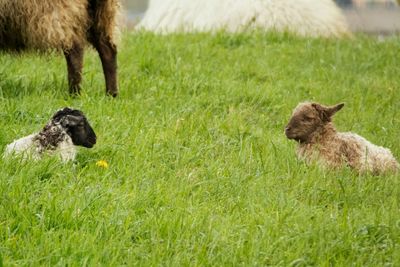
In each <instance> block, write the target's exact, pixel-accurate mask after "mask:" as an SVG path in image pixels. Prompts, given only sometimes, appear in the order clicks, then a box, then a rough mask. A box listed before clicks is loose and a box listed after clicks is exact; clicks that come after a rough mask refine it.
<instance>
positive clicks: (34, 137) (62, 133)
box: [4, 108, 96, 162]
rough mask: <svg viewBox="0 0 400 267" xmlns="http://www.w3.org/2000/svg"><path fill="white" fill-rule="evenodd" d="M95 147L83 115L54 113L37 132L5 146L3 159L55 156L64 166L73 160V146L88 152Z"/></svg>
mask: <svg viewBox="0 0 400 267" xmlns="http://www.w3.org/2000/svg"><path fill="white" fill-rule="evenodd" d="M94 144H96V134H95V133H94V131H93V129H92V127H91V126H90V124H89V122H88V121H87V119H86V117H85V115H84V114H83V113H82V112H81V111H79V110H76V109H70V108H64V109H61V110H59V111H57V112H56V113H55V114H54V115H53V117H52V119H51V120H50V122H49V123H47V125H46V126H45V127H44V128H43V129H42V130H41V131H40V132H39V133H34V134H31V135H28V136H26V137H22V138H20V139H18V140H15V141H14V142H12V143H11V144H9V145H7V147H6V149H5V151H4V156H5V157H7V156H11V155H22V157H23V158H25V159H26V158H31V159H34V160H38V159H40V158H41V157H42V156H43V154H45V153H48V154H57V155H58V156H59V157H60V158H61V160H62V161H63V162H66V161H69V160H74V159H75V156H76V148H75V146H84V147H88V148H91V147H93V146H94Z"/></svg>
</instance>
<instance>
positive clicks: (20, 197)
mask: <svg viewBox="0 0 400 267" xmlns="http://www.w3.org/2000/svg"><path fill="white" fill-rule="evenodd" d="M399 51H400V38H398V37H397V38H388V39H386V40H384V41H378V40H376V39H374V38H369V37H362V36H357V37H355V38H353V39H346V40H324V39H301V38H296V37H294V36H290V35H286V34H274V33H271V34H263V33H253V34H239V35H228V34H224V33H220V34H216V35H213V36H212V35H208V34H196V35H172V36H154V35H151V34H145V33H139V34H136V35H125V36H124V38H123V41H122V43H121V46H120V51H119V84H120V92H121V94H120V96H119V97H118V98H117V99H111V98H108V97H105V96H104V91H105V89H104V81H103V75H102V70H101V68H100V62H99V59H98V58H97V55H96V54H95V53H94V51H90V52H88V53H87V54H86V56H85V67H84V82H83V94H82V96H81V97H78V98H75V99H74V98H70V97H69V96H68V93H67V91H68V89H67V81H66V67H65V62H64V59H63V57H62V56H61V55H58V54H56V53H54V54H50V55H45V56H42V57H38V56H36V55H32V54H25V55H22V56H15V55H10V54H4V53H3V54H1V55H0V127H1V131H0V146H1V148H0V152H2V151H3V150H4V146H5V145H6V144H7V143H10V142H11V141H12V140H13V139H14V138H17V137H22V136H25V135H28V134H30V133H32V132H35V131H38V130H39V129H40V128H41V127H42V126H43V125H44V124H45V123H46V122H47V121H48V120H49V118H50V117H51V115H52V114H53V113H54V112H55V111H56V110H57V109H59V108H61V107H64V106H72V107H75V108H79V109H82V110H83V111H84V112H85V113H86V115H87V117H88V118H89V120H90V122H91V124H92V126H93V128H94V129H95V131H96V133H97V136H98V143H97V144H96V146H95V147H94V148H93V149H85V148H80V149H79V154H78V157H77V160H76V162H75V163H74V164H72V163H69V164H66V165H63V164H62V163H60V162H59V161H58V160H57V159H55V158H45V159H43V160H42V161H40V162H21V161H20V160H18V159H13V160H5V159H0V164H1V168H0V177H1V178H0V255H1V256H0V266H1V265H2V264H1V262H2V263H3V265H4V266H39V265H41V266H43V265H44V266H54V265H57V266H66V265H68V266H86V265H89V266H121V265H128V266H157V265H162V266H211V265H212V266H266V265H273V266H310V265H315V266H333V265H335V266H350V265H354V266H399V265H400V244H399V242H400V212H399V209H400V182H399V176H395V175H387V176H378V177H374V176H370V175H362V176H358V175H357V174H356V173H354V172H352V171H351V170H350V169H343V170H337V171H330V170H326V169H322V168H319V167H318V166H307V165H305V164H304V163H303V162H300V161H298V160H297V159H296V157H295V146H296V144H295V143H294V142H292V141H289V140H287V139H286V138H285V136H284V134H283V128H284V125H285V124H286V123H287V121H288V119H289V117H290V114H291V111H292V109H293V108H294V107H295V106H296V105H297V103H298V102H301V101H304V100H314V101H318V102H321V103H324V104H335V103H337V102H345V103H346V106H345V107H344V109H343V110H342V111H340V112H339V113H338V114H337V116H336V118H335V123H336V125H337V128H338V129H339V130H341V131H354V132H357V133H358V134H360V135H363V136H364V137H366V138H367V139H369V140H371V141H372V142H374V143H376V144H379V145H383V146H386V147H389V148H391V150H392V151H393V153H394V155H395V156H396V157H397V158H400V139H399V129H400V112H399V110H400V91H399V90H400V78H399V74H400V53H399ZM98 160H105V161H107V162H108V163H109V168H100V167H98V166H96V162H97V161H98Z"/></svg>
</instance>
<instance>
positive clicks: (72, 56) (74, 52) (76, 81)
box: [64, 44, 83, 95]
mask: <svg viewBox="0 0 400 267" xmlns="http://www.w3.org/2000/svg"><path fill="white" fill-rule="evenodd" d="M64 55H65V59H66V60H67V67H68V84H69V92H70V94H72V95H77V94H79V93H80V90H81V87H80V83H81V80H82V66H83V46H81V45H79V44H74V46H73V47H72V48H71V49H69V50H66V51H64Z"/></svg>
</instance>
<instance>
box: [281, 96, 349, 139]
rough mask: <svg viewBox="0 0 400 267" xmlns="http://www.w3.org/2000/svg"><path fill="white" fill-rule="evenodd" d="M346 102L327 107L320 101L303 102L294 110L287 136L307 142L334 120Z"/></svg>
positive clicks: (286, 131)
mask: <svg viewBox="0 0 400 267" xmlns="http://www.w3.org/2000/svg"><path fill="white" fill-rule="evenodd" d="M343 106H344V104H343V103H341V104H337V105H334V106H331V107H326V106H323V105H321V104H318V103H301V104H299V105H298V106H297V107H296V108H295V109H294V111H293V114H292V117H291V118H290V121H289V123H288V125H286V128H285V134H286V136H287V138H289V139H294V140H296V141H298V142H301V143H303V142H307V140H310V138H311V137H312V134H313V133H314V132H315V131H316V130H318V129H321V128H323V127H325V125H326V124H327V123H329V122H331V121H332V116H333V115H334V114H335V113H336V112H338V111H339V110H341V109H342V108H343Z"/></svg>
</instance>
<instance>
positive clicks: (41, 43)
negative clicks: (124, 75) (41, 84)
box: [0, 0, 120, 96]
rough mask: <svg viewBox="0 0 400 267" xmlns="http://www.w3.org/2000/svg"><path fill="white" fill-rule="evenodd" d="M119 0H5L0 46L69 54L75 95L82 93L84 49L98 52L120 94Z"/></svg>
mask: <svg viewBox="0 0 400 267" xmlns="http://www.w3.org/2000/svg"><path fill="white" fill-rule="evenodd" d="M119 9H120V4H119V1H118V0H0V50H14V51H21V50H27V49H31V50H39V51H46V50H49V49H53V50H61V51H63V52H64V55H65V58H66V61H67V67H68V82H69V90H70V93H71V94H78V93H79V91H80V82H81V79H82V65H83V51H84V47H85V46H86V45H87V44H88V43H90V44H92V45H93V46H94V48H95V49H96V50H97V51H98V53H99V56H100V59H101V63H102V66H103V72H104V76H105V80H106V92H107V94H109V95H112V96H116V95H117V94H118V87H117V73H116V71H117V58H116V56H117V46H116V39H117V36H118V27H117V26H118V25H117V24H118V23H117V22H118V16H119V14H120V12H119Z"/></svg>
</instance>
